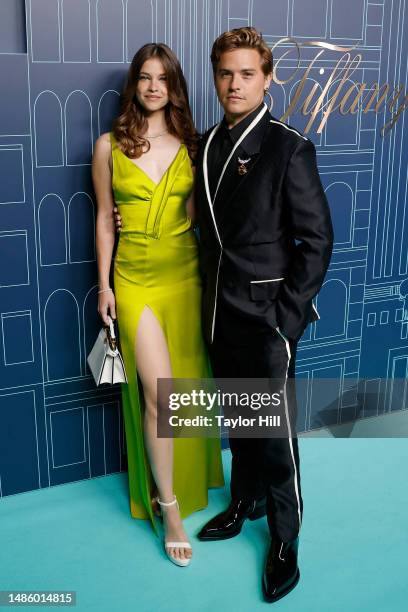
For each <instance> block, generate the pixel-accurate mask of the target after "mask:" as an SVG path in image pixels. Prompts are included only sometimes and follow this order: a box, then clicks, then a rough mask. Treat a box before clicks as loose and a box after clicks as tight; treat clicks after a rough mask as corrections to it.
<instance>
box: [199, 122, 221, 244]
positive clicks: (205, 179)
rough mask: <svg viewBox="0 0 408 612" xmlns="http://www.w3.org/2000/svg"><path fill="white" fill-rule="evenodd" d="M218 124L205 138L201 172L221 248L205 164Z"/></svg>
mask: <svg viewBox="0 0 408 612" xmlns="http://www.w3.org/2000/svg"><path fill="white" fill-rule="evenodd" d="M220 125H221V122H220V123H217V125H216V126H215V127H214V129H213V131H212V132H211V134H210V135H209V137H208V139H207V142H206V144H205V148H204V155H203V174H204V185H205V193H206V195H207V201H208V204H209V206H210V212H211V216H212V220H213V223H214V228H215V233H216V234H217V238H218V242H219V243H220V247H221V248H222V242H221V238H220V235H219V233H218V227H217V223H216V221H215V217H214V211H213V206H212V201H211V194H210V186H209V183H208V164H207V156H208V147H209V146H210V142H211V141H212V139H213V138H214V135H215V132H216V131H217V130H218V128H219V127H220Z"/></svg>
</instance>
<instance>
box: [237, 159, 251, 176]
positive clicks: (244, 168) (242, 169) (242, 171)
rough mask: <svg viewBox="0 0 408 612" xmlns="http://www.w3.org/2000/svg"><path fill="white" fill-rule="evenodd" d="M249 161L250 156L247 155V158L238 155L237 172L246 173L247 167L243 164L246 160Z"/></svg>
mask: <svg viewBox="0 0 408 612" xmlns="http://www.w3.org/2000/svg"><path fill="white" fill-rule="evenodd" d="M250 161H251V158H250V157H248V159H241V158H240V157H238V163H239V166H238V174H241V175H242V174H246V173H247V172H248V168H247V167H246V165H245V164H247V163H248V162H250Z"/></svg>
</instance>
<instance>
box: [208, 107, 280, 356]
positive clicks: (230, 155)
mask: <svg viewBox="0 0 408 612" xmlns="http://www.w3.org/2000/svg"><path fill="white" fill-rule="evenodd" d="M267 110H268V107H267V105H266V104H265V105H264V108H263V109H262V110H261V111H259V113H258V114H257V116H256V117H255V119H254V120H253V121H252V122H251V123H250V125H249V126H248V127H247V129H246V130H245V131H244V133H243V134H241V136H240V138H239V139H238V140H237V142H236V143H235V145H234V148H233V149H232V151H231V153H230V154H229V156H228V159H227V161H226V162H225V164H224V167H223V169H222V172H221V175H220V177H219V179H218V183H217V189H216V190H215V194H214V200H215V198H216V197H217V193H218V188H219V186H220V183H221V180H222V178H223V176H224V173H225V170H226V168H227V166H228V164H229V162H230V161H231V158H232V156H233V155H234V153H235V151H236V149H237V148H238V147H239V145H240V144H241V142H242V141H243V140H244V138H245V137H246V136H247V134H249V132H250V131H251V130H252V129H253V128H254V127H255V126H256V124H257V123H259V121H260V120H261V119H262V117H263V115H264V114H265V113H266V111H267ZM220 125H221V122H220V123H217V125H216V126H215V127H214V129H213V131H212V132H211V134H210V135H209V137H208V139H207V142H206V144H205V147H204V154H203V175H204V185H205V193H206V195H207V201H208V205H209V207H210V212H211V217H212V220H213V223H214V228H215V233H216V235H217V240H218V243H219V245H220V254H219V257H218V266H217V278H216V281H215V296H214V310H213V317H212V324H211V344H212V343H213V341H214V329H215V314H216V312H217V297H218V277H219V273H220V265H221V259H222V253H223V246H222V242H221V236H220V233H219V231H218V227H217V222H216V220H215V215H214V208H213V200H211V193H210V186H209V183H208V163H207V159H208V148H209V146H210V143H211V141H212V139H213V138H214V135H215V133H216V131H217V130H218V129H219V127H220Z"/></svg>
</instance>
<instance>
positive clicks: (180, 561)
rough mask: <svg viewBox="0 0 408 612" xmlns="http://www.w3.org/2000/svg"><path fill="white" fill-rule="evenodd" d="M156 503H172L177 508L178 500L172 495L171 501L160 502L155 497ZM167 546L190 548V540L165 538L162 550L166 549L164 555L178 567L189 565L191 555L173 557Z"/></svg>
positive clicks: (166, 504) (167, 504)
mask: <svg viewBox="0 0 408 612" xmlns="http://www.w3.org/2000/svg"><path fill="white" fill-rule="evenodd" d="M157 503H158V504H159V505H160V506H161V507H162V506H164V507H166V506H174V504H177V508H179V505H178V501H177V497H176V496H174V499H173V501H172V502H162V501H160V499H159V498H158V497H157ZM169 548H191V544H190V542H166V540H164V550H165V551H166V555H167V556H168V558H169V559H170V561H172V562H173V563H175V564H176V565H179V566H180V567H185V566H186V565H189V563H190V561H191V557H190V558H189V559H187V558H186V559H175V558H174V557H173V556H172V555H171V554H170V553H169V551H168V549H169Z"/></svg>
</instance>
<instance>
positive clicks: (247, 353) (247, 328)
mask: <svg viewBox="0 0 408 612" xmlns="http://www.w3.org/2000/svg"><path fill="white" fill-rule="evenodd" d="M296 350H297V342H294V341H289V343H288V344H287V343H286V342H285V339H284V338H283V337H282V336H281V335H280V334H279V333H278V331H276V330H275V329H274V328H272V327H270V326H268V325H267V324H265V325H262V324H261V325H260V324H259V323H258V322H257V324H256V326H254V325H251V324H248V321H245V319H244V318H243V317H241V316H239V315H236V314H232V313H231V312H228V311H227V310H226V309H225V310H224V309H222V307H221V308H219V309H218V312H217V318H216V324H215V330H214V342H213V344H211V345H210V346H209V353H210V359H211V365H212V369H213V375H214V377H215V378H273V379H281V380H282V385H283V386H284V394H283V398H284V402H285V406H284V408H285V414H286V417H287V421H286V426H287V427H286V429H285V435H286V437H279V438H273V437H270V438H262V439H260V438H252V439H251V438H234V437H232V436H230V439H229V443H230V448H231V453H232V472H231V497H232V499H233V500H234V499H248V500H249V499H250V500H253V499H258V500H259V499H261V498H263V497H265V496H266V503H267V519H268V525H269V529H270V533H271V536H272V537H274V536H276V537H278V538H279V539H281V540H283V541H285V542H287V541H289V540H291V539H293V538H295V537H296V536H297V535H298V534H299V530H300V526H301V522H302V516H303V500H302V495H301V483H300V471H299V450H298V440H297V435H296V418H297V404H296V393H295V385H294V375H295V362H296Z"/></svg>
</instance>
